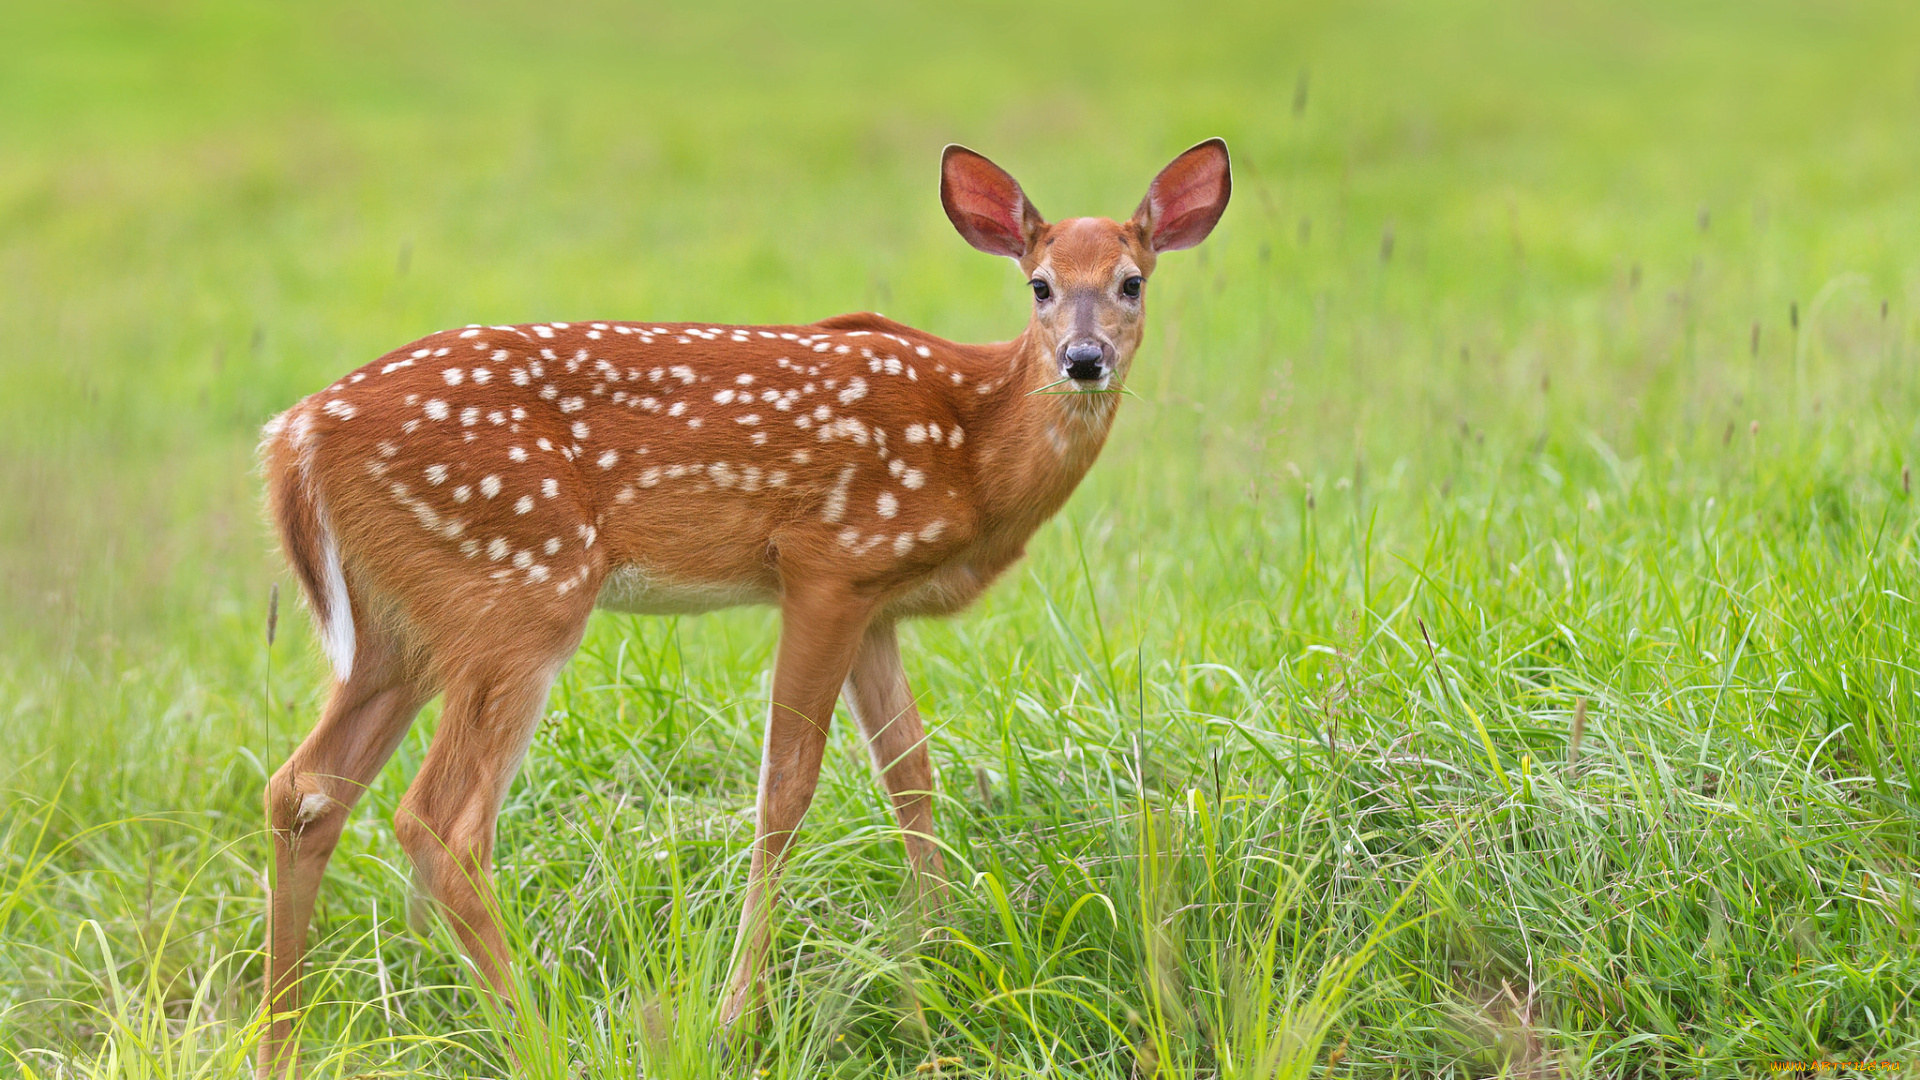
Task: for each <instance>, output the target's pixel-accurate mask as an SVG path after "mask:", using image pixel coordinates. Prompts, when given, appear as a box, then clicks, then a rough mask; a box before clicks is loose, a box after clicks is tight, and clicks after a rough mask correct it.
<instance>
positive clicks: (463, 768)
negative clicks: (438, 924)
mask: <svg viewBox="0 0 1920 1080" xmlns="http://www.w3.org/2000/svg"><path fill="white" fill-rule="evenodd" d="M574 616H575V617H574V618H573V621H572V625H570V626H568V627H566V628H565V631H564V632H563V633H562V634H559V635H556V636H557V637H563V638H564V639H565V643H564V645H557V644H556V645H549V646H547V647H540V648H530V647H528V645H527V644H526V642H527V640H528V638H529V637H530V636H531V637H533V638H535V639H538V638H539V637H541V635H539V634H538V633H535V634H533V635H528V634H526V632H525V628H524V627H516V628H514V629H512V630H504V629H495V630H492V631H490V632H489V636H490V637H492V638H494V639H505V640H493V641H489V642H487V643H486V644H485V645H483V646H481V647H480V648H478V649H474V648H468V649H466V650H463V652H464V654H465V655H464V659H463V662H462V666H461V667H459V668H458V669H457V670H453V671H450V672H448V674H447V678H446V682H447V691H446V702H445V705H444V707H443V709H442V712H441V718H440V726H439V729H438V730H437V731H436V732H434V736H433V743H432V745H431V746H429V747H428V749H427V757H426V760H425V761H424V762H423V763H422V764H421V766H420V772H419V774H418V775H416V776H415V777H414V779H413V784H412V785H411V786H410V787H408V788H407V793H406V795H405V796H404V797H402V798H401V800H400V808H399V810H398V811H397V812H396V813H395V814H394V831H395V832H396V833H397V834H398V835H399V838H400V846H401V847H402V848H404V849H405V850H406V853H407V856H408V857H409V858H410V859H411V860H412V862H413V867H414V881H415V884H416V887H417V888H418V890H419V892H420V893H421V894H423V895H424V896H425V897H426V899H427V900H428V901H430V902H431V903H432V905H433V907H434V908H435V909H437V910H438V911H439V913H440V914H441V915H442V916H443V917H445V919H446V920H447V923H448V925H449V926H450V927H451V928H452V929H453V931H454V933H455V934H456V935H457V936H458V937H459V938H460V942H461V944H462V945H463V946H464V947H465V949H466V951H467V955H468V956H470V957H471V958H472V959H473V962H474V965H475V967H477V968H478V969H479V971H480V975H481V978H482V979H483V980H484V981H485V983H486V988H487V989H488V990H491V991H492V992H493V993H494V994H495V995H496V997H497V1000H498V1001H500V1002H501V1003H503V1004H505V1005H507V1006H509V1007H512V1006H513V1005H514V1004H516V1001H515V997H514V994H513V989H512V985H513V984H512V978H511V971H512V958H511V956H510V955H509V954H508V951H507V947H506V943H505V941H504V940H503V939H502V937H501V933H500V925H499V922H498V919H497V914H498V910H499V909H498V905H497V902H496V900H495V897H494V892H493V887H492V881H491V868H492V863H493V844H494V822H495V819H496V818H497V817H498V815H499V812H500V804H501V802H502V801H503V800H504V799H505V798H506V794H507V789H508V787H509V786H510V785H511V784H512V782H513V777H514V775H515V774H516V773H517V772H519V771H520V762H521V760H522V759H523V758H524V757H525V756H526V752H527V746H528V744H529V743H530V742H532V740H533V735H534V731H535V729H536V728H537V727H538V726H539V723H540V716H541V713H542V711H543V707H544V705H545V703H546V700H547V691H548V689H549V688H551V687H552V685H553V680H554V677H555V676H556V675H558V674H559V671H560V667H561V665H562V664H564V663H565V662H566V659H567V657H568V656H570V655H572V653H573V650H574V648H575V647H576V646H577V645H578V644H579V640H580V634H581V631H582V630H583V629H584V628H585V625H586V616H587V610H586V609H585V608H584V607H583V608H581V609H580V610H579V611H578V612H577V613H574ZM448 651H449V652H452V651H453V650H448Z"/></svg>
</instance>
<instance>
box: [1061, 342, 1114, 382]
mask: <svg viewBox="0 0 1920 1080" xmlns="http://www.w3.org/2000/svg"><path fill="white" fill-rule="evenodd" d="M1106 353H1107V351H1106V350H1105V349H1103V348H1101V347H1100V343H1099V342H1097V341H1076V342H1074V343H1073V344H1071V345H1069V346H1067V347H1066V349H1065V350H1064V351H1062V352H1061V354H1060V358H1061V359H1062V360H1065V361H1066V365H1065V366H1066V369H1067V378H1069V379H1074V380H1076V381H1080V382H1092V381H1093V380H1095V379H1098V378H1100V377H1101V376H1102V375H1105V374H1106V365H1105V364H1103V363H1101V360H1102V358H1104V357H1105V356H1106Z"/></svg>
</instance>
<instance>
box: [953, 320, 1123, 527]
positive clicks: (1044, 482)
mask: <svg viewBox="0 0 1920 1080" xmlns="http://www.w3.org/2000/svg"><path fill="white" fill-rule="evenodd" d="M1129 351H1130V350H1129ZM991 359H992V363H993V365H994V367H995V368H996V370H997V374H996V375H995V376H994V381H995V382H997V383H998V384H999V385H998V386H996V387H995V389H994V391H993V392H992V393H991V394H989V395H987V397H986V399H985V400H984V401H983V402H982V406H983V408H982V412H983V413H984V415H982V416H981V417H980V418H979V420H978V421H977V422H976V423H975V425H974V427H973V430H974V431H978V432H981V433H983V434H982V437H981V445H980V449H979V451H978V455H979V458H978V460H979V464H980V474H981V477H982V481H983V486H984V488H985V491H984V494H985V496H986V498H985V502H986V510H987V513H988V515H989V516H990V517H991V518H992V519H994V520H995V521H996V522H998V523H1000V524H1002V525H1003V526H1005V527H1007V528H1009V529H1010V530H1011V531H1015V532H1019V533H1021V534H1022V539H1023V540H1024V536H1025V534H1027V533H1031V532H1032V530H1033V529H1036V528H1038V527H1039V526H1040V524H1041V522H1043V521H1045V520H1046V519H1047V518H1049V517H1051V516H1052V515H1053V513H1054V512H1055V511H1057V510H1059V509H1060V507H1061V505H1062V504H1064V503H1065V502H1066V501H1067V497H1068V496H1069V495H1071V494H1072V493H1073V489H1074V488H1075V487H1076V486H1078V485H1079V483H1080V480H1081V478H1082V477H1084V476H1085V475H1086V474H1087V470H1088V469H1089V468H1091V467H1092V466H1093V462H1094V459H1095V458H1096V457H1098V456H1099V455H1100V448H1101V447H1102V446H1104V445H1105V444H1106V441H1107V433H1108V432H1109V431H1110V430H1112V427H1113V418H1114V414H1115V412H1116V411H1117V409H1118V405H1119V401H1120V393H1119V387H1120V378H1119V376H1118V375H1116V376H1115V378H1114V380H1113V384H1112V385H1111V386H1110V387H1109V388H1108V390H1107V391H1105V392H1089V391H1083V390H1077V389H1075V388H1074V387H1073V385H1072V384H1071V383H1067V384H1062V385H1055V384H1057V383H1060V371H1059V364H1058V363H1057V362H1056V361H1055V360H1054V358H1053V354H1052V350H1051V349H1050V348H1049V347H1048V346H1047V344H1046V343H1045V341H1044V340H1042V338H1041V337H1040V335H1038V334H1037V333H1035V332H1034V329H1033V328H1032V327H1028V329H1027V331H1026V332H1025V333H1022V334H1021V335H1020V336H1019V337H1018V338H1016V339H1014V340H1013V341H1010V342H1007V343H1005V344H1003V345H999V346H995V347H993V355H992V358H991ZM1129 359H1131V357H1122V358H1121V362H1120V363H1119V364H1118V365H1117V370H1118V371H1119V372H1121V373H1124V372H1125V371H1126V369H1127V366H1128V365H1127V361H1128V360H1129Z"/></svg>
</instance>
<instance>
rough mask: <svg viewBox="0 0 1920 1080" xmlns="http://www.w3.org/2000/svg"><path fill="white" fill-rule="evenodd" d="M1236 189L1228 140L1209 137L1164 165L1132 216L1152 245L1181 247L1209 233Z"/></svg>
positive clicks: (1165, 248) (1170, 248)
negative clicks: (1228, 156) (1228, 151)
mask: <svg viewBox="0 0 1920 1080" xmlns="http://www.w3.org/2000/svg"><path fill="white" fill-rule="evenodd" d="M1232 194H1233V167H1232V166H1231V165H1230V164H1229V163H1228V161H1227V144H1226V142H1225V140H1222V139H1208V140H1207V141H1206V142H1203V143H1201V144H1200V145H1198V146H1196V147H1194V148H1193V149H1191V150H1188V151H1187V152H1186V153H1184V154H1181V155H1180V156H1179V157H1177V158H1174V159H1173V162H1172V163H1171V164H1169V165H1168V166H1167V167H1166V168H1164V169H1161V170H1160V175H1159V176H1156V177H1154V178H1153V185H1152V186H1151V187H1149V188H1147V197H1146V198H1144V199H1142V200H1140V209H1138V210H1135V211H1134V212H1133V221H1134V224H1135V225H1138V226H1139V227H1140V231H1141V232H1142V233H1144V234H1145V235H1146V238H1147V243H1148V245H1149V246H1151V247H1152V248H1153V250H1155V251H1179V250H1180V249H1181V248H1190V247H1192V246H1194V245H1195V244H1198V243H1199V242H1200V241H1202V240H1205V239H1206V238H1207V234H1208V233H1210V232H1212V231H1213V226H1214V223H1216V222H1218V221H1219V220H1220V215H1221V214H1222V213H1223V212H1225V210H1226V209H1227V198H1228V196H1230V195H1232Z"/></svg>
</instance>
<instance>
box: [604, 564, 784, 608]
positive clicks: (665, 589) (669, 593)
mask: <svg viewBox="0 0 1920 1080" xmlns="http://www.w3.org/2000/svg"><path fill="white" fill-rule="evenodd" d="M778 599H779V597H778V596H777V595H775V593H774V591H773V590H772V589H771V588H768V587H766V586H763V585H761V584H759V583H758V582H752V581H738V582H735V581H687V580H684V579H676V578H671V577H667V576H665V575H663V574H660V573H657V572H655V571H653V570H650V569H648V568H647V567H644V566H622V567H620V568H619V569H617V570H615V571H614V572H613V573H611V574H608V575H607V580H606V583H605V584H603V585H601V586H600V595H599V597H597V598H596V599H595V600H594V606H595V607H600V608H605V609H607V610H609V611H624V612H626V613H628V614H631V615H698V614H700V613H701V612H703V611H718V610H720V609H721V608H730V607H741V606H743V605H747V604H771V603H774V602H775V601H777V600H778Z"/></svg>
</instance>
